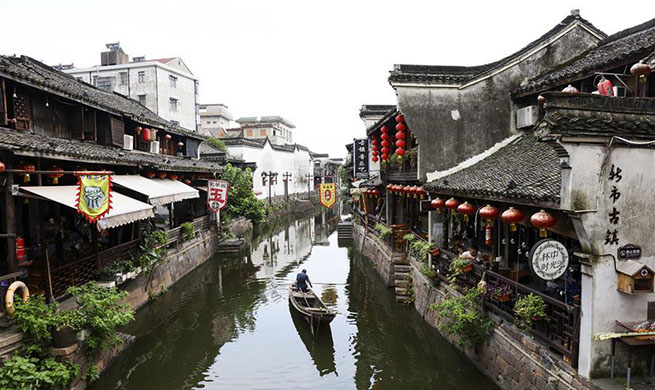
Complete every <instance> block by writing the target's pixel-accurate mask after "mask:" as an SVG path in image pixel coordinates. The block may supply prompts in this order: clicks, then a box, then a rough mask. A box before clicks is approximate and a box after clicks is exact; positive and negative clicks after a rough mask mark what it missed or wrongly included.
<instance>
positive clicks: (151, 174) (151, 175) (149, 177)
mask: <svg viewBox="0 0 655 390" xmlns="http://www.w3.org/2000/svg"><path fill="white" fill-rule="evenodd" d="M156 175H157V174H156V173H155V171H148V172H146V177H147V178H148V179H152V178H153V177H155V176H156Z"/></svg>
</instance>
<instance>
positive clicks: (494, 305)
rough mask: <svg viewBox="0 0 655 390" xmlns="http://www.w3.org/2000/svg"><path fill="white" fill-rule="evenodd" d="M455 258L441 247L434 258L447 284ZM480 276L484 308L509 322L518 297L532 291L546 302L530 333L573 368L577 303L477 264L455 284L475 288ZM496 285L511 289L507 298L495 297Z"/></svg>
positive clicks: (578, 312)
mask: <svg viewBox="0 0 655 390" xmlns="http://www.w3.org/2000/svg"><path fill="white" fill-rule="evenodd" d="M454 257H455V255H454V254H453V253H450V252H448V251H446V250H444V249H440V255H439V256H437V257H435V258H433V265H434V267H435V270H436V271H437V277H439V278H440V279H441V280H442V281H444V282H446V283H448V274H449V266H450V262H451V261H452V259H453V258H454ZM483 275H484V280H485V282H486V283H487V293H486V294H485V295H484V296H483V304H484V307H485V309H486V310H489V311H491V312H493V313H495V314H497V315H498V316H500V317H502V318H504V319H506V320H508V321H512V322H513V321H514V303H515V302H516V301H517V300H518V299H519V298H520V297H522V296H525V295H528V294H534V295H537V296H540V297H541V298H543V300H544V302H545V303H546V318H544V319H541V320H538V321H535V322H534V324H533V327H532V328H531V329H530V330H529V332H530V333H531V334H533V335H534V336H535V337H536V338H537V339H539V340H541V341H542V342H543V343H545V344H546V345H548V346H549V347H550V348H552V349H553V350H555V351H556V352H558V353H560V354H562V355H563V356H565V357H566V360H567V361H568V362H569V363H570V364H571V365H572V366H573V367H576V366H577V362H578V349H579V341H580V306H578V305H568V304H566V303H564V302H562V301H559V300H557V299H554V298H552V297H550V296H548V295H545V294H543V293H541V292H539V291H536V290H533V289H531V288H529V287H527V286H525V285H523V284H520V283H518V282H515V281H513V280H511V279H509V278H507V277H505V276H503V275H500V274H498V273H496V272H493V271H491V270H488V269H486V268H485V267H484V266H482V265H479V264H473V271H471V272H466V273H464V274H463V275H462V276H460V277H459V278H458V280H457V284H458V285H459V286H463V287H466V288H471V287H476V286H477V285H478V283H479V282H480V280H482V278H483ZM497 286H508V287H509V288H508V290H510V294H509V297H505V298H504V299H499V298H498V297H494V290H495V288H496V287H497ZM454 287H457V286H454Z"/></svg>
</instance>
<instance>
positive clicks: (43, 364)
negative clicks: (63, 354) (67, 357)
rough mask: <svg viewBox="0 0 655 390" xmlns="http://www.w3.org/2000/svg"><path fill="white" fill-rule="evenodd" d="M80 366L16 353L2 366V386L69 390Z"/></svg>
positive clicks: (69, 362) (0, 377) (13, 389)
mask: <svg viewBox="0 0 655 390" xmlns="http://www.w3.org/2000/svg"><path fill="white" fill-rule="evenodd" d="M78 373H79V367H78V366H77V365H76V364H75V363H73V362H71V361H66V362H64V363H61V362H58V361H57V360H55V358H53V357H49V358H47V359H43V360H41V359H39V358H37V357H26V356H20V355H14V356H12V357H11V358H10V359H8V360H7V361H6V362H5V363H4V364H3V365H2V367H0V388H2V389H12V390H41V389H43V390H67V389H68V387H69V385H70V384H71V382H72V381H73V379H75V378H76V377H77V375H78Z"/></svg>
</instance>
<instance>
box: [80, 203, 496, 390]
mask: <svg viewBox="0 0 655 390" xmlns="http://www.w3.org/2000/svg"><path fill="white" fill-rule="evenodd" d="M323 220H324V219H323V218H321V217H320V216H319V217H316V218H309V219H304V220H297V221H292V222H290V223H289V224H287V225H286V226H282V227H279V228H277V229H274V230H273V231H271V232H267V233H264V234H262V235H260V237H259V239H256V240H255V242H254V243H253V244H252V247H250V248H247V249H246V250H245V251H243V253H241V254H238V255H233V256H229V257H226V256H225V255H223V254H222V255H220V256H218V257H217V258H215V259H213V260H211V261H208V262H207V263H205V264H204V265H203V266H201V267H199V268H198V269H196V270H194V271H193V272H192V273H191V274H189V275H188V276H187V277H185V278H184V279H183V280H181V281H179V282H178V283H177V284H175V285H174V286H173V287H172V288H171V289H170V291H168V293H166V294H164V295H162V296H161V297H159V298H158V299H157V300H155V301H154V302H152V303H151V304H150V305H148V306H147V307H146V308H144V309H142V310H140V311H139V312H138V313H137V315H136V321H135V322H134V323H133V324H132V325H131V326H129V327H128V328H127V329H124V331H125V332H126V333H129V334H132V335H134V336H136V341H135V343H134V345H133V346H132V347H131V348H130V349H128V350H127V351H126V352H125V353H123V354H122V355H121V356H120V357H119V358H118V359H117V360H116V361H115V362H114V364H113V365H112V366H111V367H110V368H109V369H108V370H107V371H106V372H105V373H104V374H103V375H102V377H101V378H100V379H99V380H98V381H97V382H96V383H95V384H94V385H93V386H92V388H93V389H94V390H99V389H135V390H136V389H139V390H144V389H157V390H168V389H171V390H173V389H175V390H177V389H230V390H231V389H317V388H322V389H439V390H449V389H466V390H478V389H496V387H495V386H494V385H493V384H492V383H491V382H490V381H489V380H487V379H486V378H485V377H484V376H483V375H482V374H481V373H480V372H479V371H477V370H476V368H475V367H474V366H473V365H472V364H471V363H469V362H468V361H467V360H466V359H465V358H464V357H463V356H462V355H461V354H459V353H458V352H457V351H456V350H455V349H454V348H453V347H452V346H451V345H449V344H448V343H447V342H446V341H445V340H444V339H443V338H442V337H441V336H439V334H438V333H437V332H436V331H435V330H434V329H433V328H431V327H429V326H428V325H427V324H426V323H425V322H424V321H423V320H422V319H421V318H420V316H419V315H418V314H417V313H416V312H415V311H414V310H413V309H411V308H409V307H407V306H404V305H401V304H397V303H396V302H395V297H394V294H393V290H391V289H387V288H385V287H384V286H383V283H382V282H381V280H380V279H378V276H377V274H376V273H375V269H374V265H373V263H371V262H370V261H369V260H368V259H366V258H363V257H362V256H360V255H358V254H357V253H355V252H354V251H352V250H351V249H349V248H342V247H339V246H338V245H337V233H336V221H334V220H333V222H331V223H327V224H324V223H323ZM302 268H306V269H307V271H308V274H309V276H310V278H311V279H312V281H313V282H314V290H315V291H316V292H317V293H319V294H320V295H321V296H322V297H323V299H324V301H325V302H326V303H327V304H328V305H329V306H331V307H333V308H334V309H336V310H337V311H338V313H339V314H338V315H337V317H336V318H335V319H334V321H333V322H332V323H331V324H330V326H329V327H323V328H321V329H319V330H318V332H317V333H316V335H315V336H312V334H311V332H310V329H309V326H308V324H307V323H305V322H303V320H302V319H299V318H298V317H297V316H295V315H292V313H291V312H290V309H289V304H288V301H287V288H288V285H289V283H290V282H291V281H292V280H293V279H295V275H296V273H297V272H299V271H300V269H302Z"/></svg>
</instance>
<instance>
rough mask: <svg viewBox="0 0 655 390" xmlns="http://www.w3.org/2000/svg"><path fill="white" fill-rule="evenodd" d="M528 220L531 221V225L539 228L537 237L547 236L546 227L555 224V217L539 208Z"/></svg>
mask: <svg viewBox="0 0 655 390" xmlns="http://www.w3.org/2000/svg"><path fill="white" fill-rule="evenodd" d="M530 222H531V223H532V226H534V227H536V228H538V229H539V237H541V238H544V237H548V232H547V231H546V229H547V228H551V227H553V226H555V224H556V223H557V219H555V217H553V216H552V215H551V214H550V213H548V212H546V211H545V210H541V211H539V212H538V213H534V214H532V217H530Z"/></svg>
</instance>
